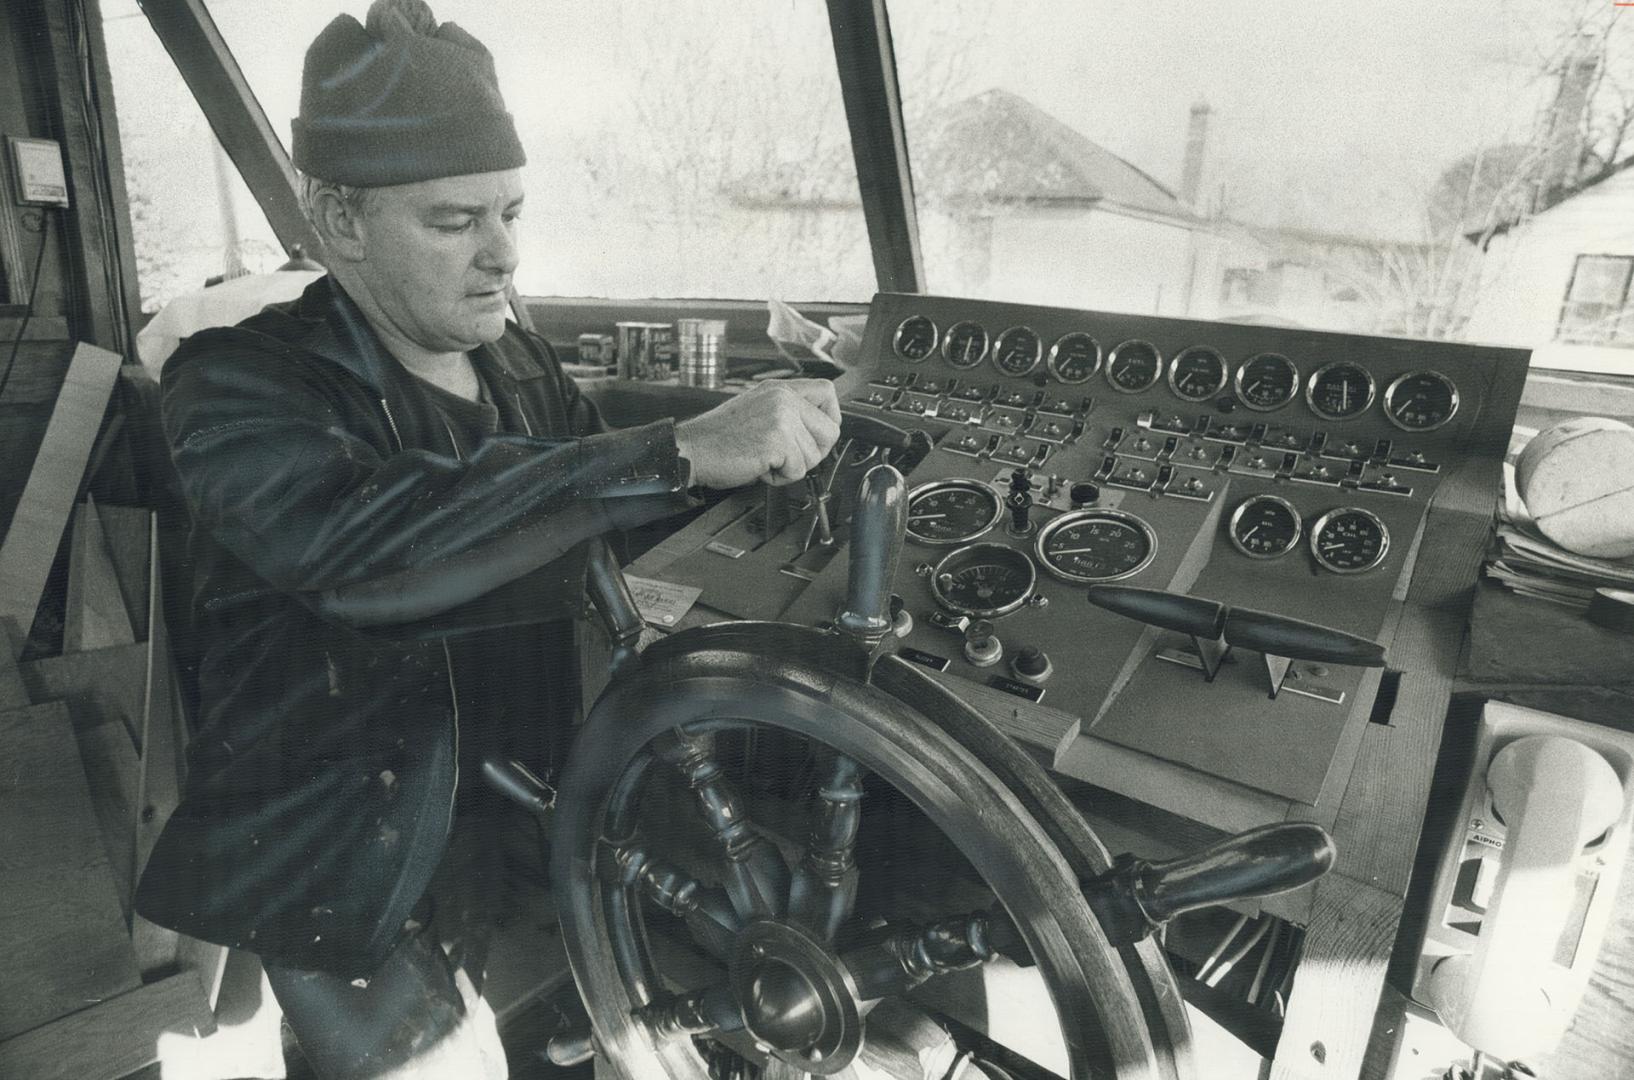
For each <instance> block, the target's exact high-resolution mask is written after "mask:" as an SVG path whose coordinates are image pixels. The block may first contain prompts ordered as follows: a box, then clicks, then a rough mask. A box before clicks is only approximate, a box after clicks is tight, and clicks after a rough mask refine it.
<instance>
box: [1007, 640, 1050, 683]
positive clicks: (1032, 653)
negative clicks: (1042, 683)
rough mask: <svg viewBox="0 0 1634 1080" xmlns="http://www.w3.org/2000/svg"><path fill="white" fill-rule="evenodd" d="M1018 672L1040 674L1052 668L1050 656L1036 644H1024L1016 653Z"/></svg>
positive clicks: (1020, 673) (1021, 673)
mask: <svg viewBox="0 0 1634 1080" xmlns="http://www.w3.org/2000/svg"><path fill="white" fill-rule="evenodd" d="M1015 663H1016V674H1018V675H1032V676H1035V677H1036V676H1039V675H1042V674H1044V672H1046V671H1048V670H1049V669H1050V658H1049V657H1047V656H1045V655H1044V650H1043V649H1040V648H1039V647H1038V646H1036V645H1026V646H1023V647H1022V649H1021V651H1020V652H1018V653H1016V660H1015Z"/></svg>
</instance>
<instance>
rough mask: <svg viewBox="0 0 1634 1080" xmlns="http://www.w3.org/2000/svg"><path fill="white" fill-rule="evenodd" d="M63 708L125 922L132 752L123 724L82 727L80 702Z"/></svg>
mask: <svg viewBox="0 0 1634 1080" xmlns="http://www.w3.org/2000/svg"><path fill="white" fill-rule="evenodd" d="M66 704H67V705H68V709H69V714H70V716H71V718H72V722H73V724H74V731H75V734H76V735H77V736H78V737H79V756H80V763H81V765H82V766H83V767H84V769H85V779H86V780H87V781H88V782H89V784H90V789H91V811H92V813H93V814H95V815H96V821H97V826H98V828H99V830H100V832H101V834H102V849H103V851H105V852H106V853H107V856H108V866H109V868H110V869H111V871H112V873H113V878H114V889H115V891H117V892H118V894H119V912H120V915H121V916H122V917H123V918H124V919H126V920H129V919H130V913H131V896H132V893H133V892H134V890H135V887H136V878H135V874H134V872H133V869H134V868H133V866H132V855H133V851H134V840H135V836H134V833H135V822H136V811H135V805H136V777H137V772H138V767H139V766H138V762H137V758H136V749H135V748H134V747H133V746H131V741H130V736H129V735H128V734H126V731H125V724H124V722H123V721H122V720H120V719H119V718H118V717H116V716H114V717H106V718H104V719H102V720H101V722H86V721H85V720H82V716H83V713H84V710H85V702H84V701H83V699H82V700H81V701H77V702H75V701H70V702H67V703H66Z"/></svg>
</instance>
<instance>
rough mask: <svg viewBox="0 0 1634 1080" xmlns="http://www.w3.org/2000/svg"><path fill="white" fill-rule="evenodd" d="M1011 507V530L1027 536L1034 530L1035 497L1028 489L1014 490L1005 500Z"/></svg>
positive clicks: (1013, 533)
mask: <svg viewBox="0 0 1634 1080" xmlns="http://www.w3.org/2000/svg"><path fill="white" fill-rule="evenodd" d="M1004 501H1005V502H1006V503H1007V504H1008V505H1009V507H1010V532H1011V534H1012V535H1014V536H1026V535H1027V534H1028V533H1030V532H1032V531H1033V523H1032V511H1033V497H1032V495H1030V494H1029V493H1028V492H1026V491H1012V492H1010V494H1009V496H1008V497H1007V498H1006V499H1005V500H1004Z"/></svg>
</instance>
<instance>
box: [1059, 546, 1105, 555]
mask: <svg viewBox="0 0 1634 1080" xmlns="http://www.w3.org/2000/svg"><path fill="white" fill-rule="evenodd" d="M1100 550H1101V549H1100V548H1099V547H1081V548H1056V549H1054V550H1053V551H1051V552H1050V554H1051V555H1085V554H1088V553H1090V552H1098V551H1100Z"/></svg>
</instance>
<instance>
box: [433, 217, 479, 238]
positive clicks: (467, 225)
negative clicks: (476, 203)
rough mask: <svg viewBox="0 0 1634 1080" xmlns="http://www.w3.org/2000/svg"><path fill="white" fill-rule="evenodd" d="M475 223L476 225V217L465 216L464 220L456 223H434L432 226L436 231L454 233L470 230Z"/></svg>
mask: <svg viewBox="0 0 1634 1080" xmlns="http://www.w3.org/2000/svg"><path fill="white" fill-rule="evenodd" d="M475 225H476V219H475V218H466V219H465V220H464V221H461V222H459V223H458V224H453V225H435V226H433V228H435V229H436V230H437V231H438V232H442V233H450V234H454V233H462V232H470V231H471V229H472V228H473V227H475Z"/></svg>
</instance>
